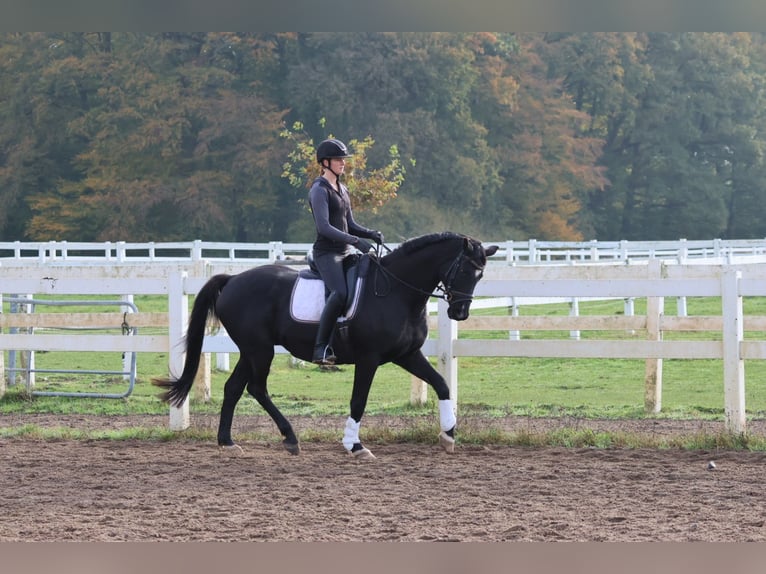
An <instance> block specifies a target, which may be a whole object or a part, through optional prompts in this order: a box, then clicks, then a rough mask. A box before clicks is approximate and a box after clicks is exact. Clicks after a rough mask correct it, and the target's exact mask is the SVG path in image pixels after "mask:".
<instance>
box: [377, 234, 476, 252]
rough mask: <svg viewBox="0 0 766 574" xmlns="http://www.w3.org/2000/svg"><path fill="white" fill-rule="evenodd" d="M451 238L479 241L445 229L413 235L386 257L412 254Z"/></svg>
mask: <svg viewBox="0 0 766 574" xmlns="http://www.w3.org/2000/svg"><path fill="white" fill-rule="evenodd" d="M451 239H469V240H470V241H471V242H472V243H474V244H477V243H478V241H476V240H474V239H470V238H469V237H467V236H465V235H463V234H461V233H453V232H452V231H443V232H441V233H429V234H427V235H421V236H420V237H413V238H412V239H408V240H407V241H405V242H404V243H402V244H401V245H399V247H397V248H396V249H394V250H393V251H392V252H391V253H389V254H388V255H386V256H385V258H384V259H386V258H389V257H391V258H396V256H398V255H412V254H413V253H415V252H417V251H420V250H421V249H423V248H424V247H428V246H430V245H433V244H435V243H442V242H443V241H449V240H451Z"/></svg>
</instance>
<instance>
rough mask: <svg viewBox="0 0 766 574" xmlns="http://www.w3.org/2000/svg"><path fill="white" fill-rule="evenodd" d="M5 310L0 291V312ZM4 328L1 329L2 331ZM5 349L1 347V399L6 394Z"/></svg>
mask: <svg viewBox="0 0 766 574" xmlns="http://www.w3.org/2000/svg"><path fill="white" fill-rule="evenodd" d="M2 312H3V294H2V293H0V314H1V313H2ZM2 332H3V330H2V329H0V333H2ZM5 390H6V386H5V350H3V349H0V399H2V398H3V397H4V396H5Z"/></svg>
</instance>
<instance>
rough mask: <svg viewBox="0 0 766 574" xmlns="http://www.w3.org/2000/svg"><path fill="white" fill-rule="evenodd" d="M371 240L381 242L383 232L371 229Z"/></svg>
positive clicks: (379, 243)
mask: <svg viewBox="0 0 766 574" xmlns="http://www.w3.org/2000/svg"><path fill="white" fill-rule="evenodd" d="M372 240H373V241H374V242H375V243H377V244H378V245H382V244H383V234H382V233H381V232H380V231H373V232H372Z"/></svg>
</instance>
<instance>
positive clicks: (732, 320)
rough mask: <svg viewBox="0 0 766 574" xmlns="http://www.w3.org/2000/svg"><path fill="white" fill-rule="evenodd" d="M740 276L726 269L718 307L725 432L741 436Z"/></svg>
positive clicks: (742, 333)
mask: <svg viewBox="0 0 766 574" xmlns="http://www.w3.org/2000/svg"><path fill="white" fill-rule="evenodd" d="M741 278H742V272H741V271H736V270H734V269H726V270H725V271H724V273H723V276H722V277H721V280H722V285H721V307H722V313H723V389H724V390H723V392H724V411H725V416H726V428H727V430H729V431H730V432H732V433H735V434H744V433H745V431H746V423H745V362H744V361H743V360H742V358H741V356H742V355H741V353H740V346H741V344H742V341H743V339H744V326H743V321H744V318H743V313H742V297H741V296H740V294H739V282H740V279H741Z"/></svg>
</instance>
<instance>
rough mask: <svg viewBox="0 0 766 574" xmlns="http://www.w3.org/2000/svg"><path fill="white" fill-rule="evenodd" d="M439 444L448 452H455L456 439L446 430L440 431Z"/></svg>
mask: <svg viewBox="0 0 766 574" xmlns="http://www.w3.org/2000/svg"><path fill="white" fill-rule="evenodd" d="M439 444H440V445H441V446H442V448H443V449H444V450H445V451H446V452H455V439H454V438H452V437H451V436H450V435H448V434H447V433H446V432H444V431H442V432H440V433H439Z"/></svg>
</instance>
